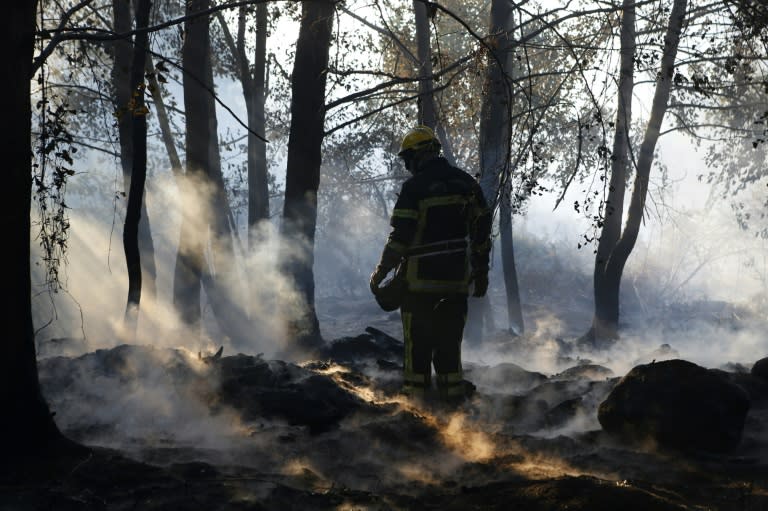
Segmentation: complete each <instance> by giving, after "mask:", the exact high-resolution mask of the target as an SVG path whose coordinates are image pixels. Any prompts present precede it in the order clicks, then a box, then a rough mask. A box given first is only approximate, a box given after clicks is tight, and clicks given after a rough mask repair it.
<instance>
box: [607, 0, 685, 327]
mask: <svg viewBox="0 0 768 511" xmlns="http://www.w3.org/2000/svg"><path fill="white" fill-rule="evenodd" d="M686 8H687V0H675V1H674V3H673V5H672V12H671V14H670V17H669V24H668V26H667V32H666V35H665V37H664V54H663V56H662V59H661V69H660V71H659V74H658V78H657V80H656V90H655V92H654V96H653V103H652V104H651V117H650V119H649V120H648V125H647V126H646V128H645V134H644V136H643V142H642V144H641V145H640V152H639V154H638V159H637V170H636V172H635V182H634V187H633V189H632V197H631V199H630V204H629V210H628V212H627V224H626V226H625V227H624V231H623V232H622V235H621V238H620V239H619V240H618V242H617V243H616V246H615V247H614V249H613V250H612V251H611V255H610V258H609V259H608V263H607V265H606V269H605V281H606V284H605V285H606V288H607V289H606V294H607V295H608V298H609V300H608V305H610V306H611V310H610V311H609V315H608V317H610V318H614V317H615V318H616V323H615V324H613V325H611V326H612V327H613V328H615V329H616V330H617V331H618V317H619V289H620V284H621V276H622V274H623V272H624V266H625V265H626V262H627V259H629V255H630V254H631V253H632V249H633V248H634V247H635V242H636V241H637V236H638V234H639V233H640V224H641V223H642V220H643V214H644V212H645V201H646V198H647V196H648V180H649V176H650V172H651V164H652V163H653V156H654V149H655V148H656V143H657V142H658V140H659V133H660V131H661V123H662V121H663V120H664V115H665V113H666V111H667V107H668V105H669V95H670V91H671V89H672V81H673V77H674V73H675V59H676V57H677V48H678V43H679V42H680V32H681V31H682V27H683V21H684V19H685V12H686Z"/></svg>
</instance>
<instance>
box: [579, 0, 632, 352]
mask: <svg viewBox="0 0 768 511" xmlns="http://www.w3.org/2000/svg"><path fill="white" fill-rule="evenodd" d="M620 41H621V63H620V71H619V73H620V74H619V92H618V105H617V109H616V131H615V133H614V137H613V152H612V153H611V160H612V161H611V179H610V184H609V188H608V197H607V199H606V203H605V206H604V207H605V209H604V212H603V213H604V214H603V227H602V230H601V233H600V240H599V242H598V244H597V253H596V255H595V269H594V274H593V287H594V296H595V314H594V317H593V319H592V327H591V328H590V330H589V331H588V332H587V333H586V334H585V335H584V336H583V337H582V340H583V341H587V342H603V341H608V342H610V340H613V339H616V338H617V337H618V330H617V328H618V322H619V315H618V301H616V300H614V298H613V297H612V292H611V289H612V287H615V286H614V284H612V283H610V282H609V281H608V279H607V275H606V273H605V269H606V266H607V263H608V258H609V257H610V254H611V251H612V250H613V249H614V247H615V246H616V243H617V242H618V240H619V236H620V235H621V226H622V217H623V214H624V192H625V188H626V181H627V171H628V166H629V158H628V150H629V128H630V125H631V122H632V91H633V89H634V58H635V44H636V43H635V2H634V0H624V5H623V11H622V20H621V32H620Z"/></svg>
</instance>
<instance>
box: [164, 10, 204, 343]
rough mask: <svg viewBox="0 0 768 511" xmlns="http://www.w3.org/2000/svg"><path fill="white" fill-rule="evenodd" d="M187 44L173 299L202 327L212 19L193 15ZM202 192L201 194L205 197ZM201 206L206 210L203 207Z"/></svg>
mask: <svg viewBox="0 0 768 511" xmlns="http://www.w3.org/2000/svg"><path fill="white" fill-rule="evenodd" d="M209 6H210V1H209V0H191V1H190V2H188V3H187V5H186V14H187V15H191V14H193V13H195V12H198V11H201V10H203V9H206V8H208V7H209ZM184 34H185V35H184V46H183V48H182V61H183V67H184V110H185V112H186V116H187V131H186V140H185V143H186V155H187V157H186V172H185V174H184V177H183V178H182V179H180V180H179V183H180V188H181V196H182V197H183V198H184V199H183V201H184V203H183V205H182V220H181V233H180V236H179V248H178V252H177V255H176V267H175V273H174V280H173V301H174V305H175V306H176V309H177V311H178V312H179V315H180V317H181V319H182V321H183V322H184V323H185V324H186V325H187V326H190V327H192V328H199V326H200V322H201V319H202V317H201V316H202V310H201V307H200V296H201V289H202V273H203V265H204V264H205V258H204V252H205V240H206V239H207V232H201V231H205V230H207V222H206V221H205V219H204V218H201V211H204V210H206V209H207V207H206V205H205V204H201V201H204V200H205V195H206V192H205V191H202V194H199V193H196V192H200V191H201V189H202V186H203V185H204V184H205V183H206V173H207V171H208V170H207V169H208V168H209V164H210V162H209V143H210V129H211V124H210V122H209V120H208V115H209V110H208V103H207V101H206V95H207V94H209V93H208V91H206V89H205V87H204V77H205V72H206V60H207V59H208V58H209V57H208V49H209V47H210V36H209V34H208V18H207V17H205V16H202V17H195V18H191V19H190V20H188V21H186V22H185V24H184ZM201 195H202V196H201ZM201 206H202V210H201V208H200V207H201Z"/></svg>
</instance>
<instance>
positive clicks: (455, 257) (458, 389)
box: [370, 126, 491, 404]
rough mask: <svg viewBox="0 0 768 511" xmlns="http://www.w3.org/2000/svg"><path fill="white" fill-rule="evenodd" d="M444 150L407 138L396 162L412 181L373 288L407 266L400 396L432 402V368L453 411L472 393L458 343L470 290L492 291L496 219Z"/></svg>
mask: <svg viewBox="0 0 768 511" xmlns="http://www.w3.org/2000/svg"><path fill="white" fill-rule="evenodd" d="M440 148H441V145H440V142H439V141H438V139H437V137H435V134H434V132H433V131H432V130H431V129H430V128H429V127H427V126H416V127H415V128H413V129H411V130H409V131H408V132H407V133H406V134H405V136H404V137H403V140H402V143H401V145H400V151H399V152H398V153H397V155H398V156H399V157H400V158H402V160H403V163H404V165H405V168H406V169H408V171H409V172H410V173H411V174H412V176H411V177H410V178H409V179H408V180H406V181H405V183H403V186H402V188H401V190H400V194H399V196H398V199H397V202H396V204H395V208H394V210H393V211H392V217H391V220H390V224H391V226H392V231H391V233H390V235H389V238H388V240H387V243H386V245H385V247H384V250H383V252H382V255H381V259H380V261H379V263H378V265H377V266H376V269H375V270H374V271H373V273H372V274H371V279H370V286H371V291H372V292H373V293H374V294H376V293H377V292H379V290H380V288H379V284H381V283H382V281H383V280H384V278H385V277H386V276H387V274H388V273H389V272H390V271H391V270H393V269H394V268H395V267H399V266H400V265H401V264H402V265H403V266H402V267H400V268H399V270H398V273H399V274H400V273H401V272H402V273H403V274H404V275H405V281H406V286H405V289H406V291H405V293H404V295H403V298H402V302H401V304H400V314H401V318H402V323H403V336H404V343H405V353H404V367H403V369H404V374H403V391H404V392H405V393H406V394H409V395H412V396H414V397H417V398H424V397H425V396H427V395H428V394H429V390H430V389H431V387H432V374H431V368H432V365H433V364H434V368H435V373H436V383H437V390H438V396H439V397H440V400H441V401H443V402H446V403H449V404H455V403H460V402H461V401H463V400H464V399H465V398H466V397H467V395H468V391H471V390H474V386H472V385H471V384H470V383H469V382H467V381H465V380H464V378H463V374H462V368H461V340H462V334H463V331H464V323H465V321H466V316H467V297H468V295H469V290H470V285H471V286H472V296H477V297H480V296H484V295H485V293H486V291H487V289H488V259H489V253H490V248H491V240H490V233H491V214H490V211H489V209H488V206H487V205H486V201H485V198H484V197H483V192H482V191H481V189H480V186H479V185H478V184H477V182H476V181H475V179H473V178H472V177H471V176H470V175H469V174H467V173H466V172H465V171H463V170H461V169H458V168H456V167H453V166H451V165H450V164H449V163H448V161H447V160H446V159H445V158H443V157H441V156H440Z"/></svg>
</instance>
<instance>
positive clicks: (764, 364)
mask: <svg viewBox="0 0 768 511" xmlns="http://www.w3.org/2000/svg"><path fill="white" fill-rule="evenodd" d="M750 372H751V373H752V376H757V377H758V378H762V379H764V380H768V357H766V358H762V359H760V360H758V361H757V362H755V365H753V366H752V371H750Z"/></svg>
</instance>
